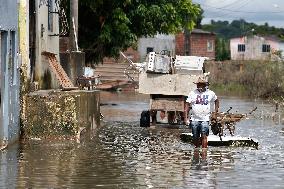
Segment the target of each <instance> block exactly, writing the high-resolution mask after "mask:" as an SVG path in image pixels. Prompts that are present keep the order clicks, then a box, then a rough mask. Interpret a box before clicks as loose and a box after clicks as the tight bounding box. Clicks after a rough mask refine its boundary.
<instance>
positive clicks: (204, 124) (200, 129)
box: [185, 77, 219, 148]
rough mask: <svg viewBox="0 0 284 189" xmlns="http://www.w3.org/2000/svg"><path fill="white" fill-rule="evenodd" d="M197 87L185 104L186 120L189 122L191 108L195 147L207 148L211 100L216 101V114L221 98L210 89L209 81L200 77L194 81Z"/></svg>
mask: <svg viewBox="0 0 284 189" xmlns="http://www.w3.org/2000/svg"><path fill="white" fill-rule="evenodd" d="M194 83H195V84H196V86H197V88H196V89H195V90H193V91H191V92H190V93H189V95H188V98H187V100H186V105H185V121H186V123H187V122H188V112H189V110H190V112H191V116H190V122H191V126H192V135H193V143H194V145H195V147H196V148H197V147H199V146H200V143H201V144H202V148H207V136H208V135H209V120H210V110H211V107H210V106H211V102H214V105H215V113H214V114H213V115H216V113H217V112H218V109H219V100H218V98H217V96H216V94H215V93H214V92H213V91H211V90H209V89H208V82H207V81H206V80H205V79H203V78H201V77H199V78H198V80H197V82H194Z"/></svg>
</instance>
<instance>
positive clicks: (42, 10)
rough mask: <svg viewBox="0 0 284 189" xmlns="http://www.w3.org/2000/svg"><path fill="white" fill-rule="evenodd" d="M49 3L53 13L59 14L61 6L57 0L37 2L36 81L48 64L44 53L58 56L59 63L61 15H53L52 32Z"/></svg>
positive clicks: (40, 0)
mask: <svg viewBox="0 0 284 189" xmlns="http://www.w3.org/2000/svg"><path fill="white" fill-rule="evenodd" d="M48 1H50V2H51V3H52V12H58V11H59V10H58V7H59V5H56V2H57V3H59V1H56V0H38V1H36V5H35V6H36V33H37V34H36V62H35V73H36V74H35V79H36V80H38V79H40V78H41V77H42V76H43V74H44V71H45V70H46V69H47V67H48V64H47V62H46V59H45V57H44V56H42V52H45V51H46V52H50V53H54V54H56V57H57V60H58V61H59V60H60V59H59V36H52V35H58V34H59V15H58V14H56V13H52V17H53V24H52V30H49V29H48Z"/></svg>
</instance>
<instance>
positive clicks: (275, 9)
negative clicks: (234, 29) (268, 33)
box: [192, 0, 284, 28]
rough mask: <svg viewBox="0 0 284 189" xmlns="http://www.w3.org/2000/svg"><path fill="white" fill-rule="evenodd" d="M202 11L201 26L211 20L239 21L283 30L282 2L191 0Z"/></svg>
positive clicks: (263, 0)
mask: <svg viewBox="0 0 284 189" xmlns="http://www.w3.org/2000/svg"><path fill="white" fill-rule="evenodd" d="M192 2H194V3H198V4H200V5H201V8H202V9H203V10H204V13H203V16H204V18H203V20H202V23H203V24H207V23H210V21H211V20H215V21H217V20H222V21H224V20H227V21H232V20H239V19H244V20H246V21H247V22H253V23H256V24H259V25H261V24H264V23H265V22H267V23H268V25H269V26H275V27H278V28H284V0H192Z"/></svg>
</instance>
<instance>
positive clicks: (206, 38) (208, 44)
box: [175, 29, 216, 59]
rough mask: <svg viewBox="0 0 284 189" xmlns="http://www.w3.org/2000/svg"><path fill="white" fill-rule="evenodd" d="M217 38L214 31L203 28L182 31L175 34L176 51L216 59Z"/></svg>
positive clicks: (177, 53)
mask: <svg viewBox="0 0 284 189" xmlns="http://www.w3.org/2000/svg"><path fill="white" fill-rule="evenodd" d="M215 39H216V35H215V34H214V33H212V32H208V31H204V30H201V29H193V30H192V31H191V32H186V31H184V32H181V33H179V34H177V35H176V36H175V53H176V55H189V56H203V57H208V58H209V59H215Z"/></svg>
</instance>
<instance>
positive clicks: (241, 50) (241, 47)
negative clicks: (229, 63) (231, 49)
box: [238, 44, 246, 52]
mask: <svg viewBox="0 0 284 189" xmlns="http://www.w3.org/2000/svg"><path fill="white" fill-rule="evenodd" d="M245 51H246V45H245V44H238V52H245Z"/></svg>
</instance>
